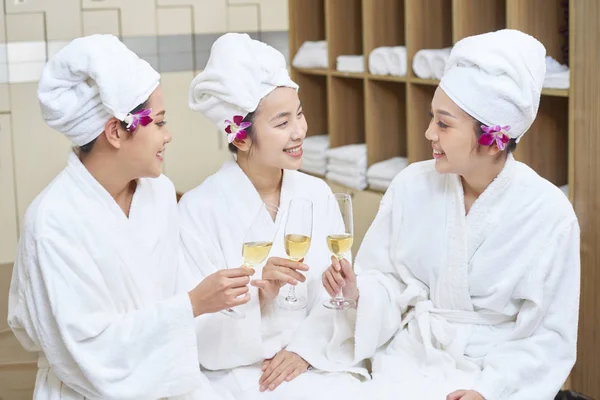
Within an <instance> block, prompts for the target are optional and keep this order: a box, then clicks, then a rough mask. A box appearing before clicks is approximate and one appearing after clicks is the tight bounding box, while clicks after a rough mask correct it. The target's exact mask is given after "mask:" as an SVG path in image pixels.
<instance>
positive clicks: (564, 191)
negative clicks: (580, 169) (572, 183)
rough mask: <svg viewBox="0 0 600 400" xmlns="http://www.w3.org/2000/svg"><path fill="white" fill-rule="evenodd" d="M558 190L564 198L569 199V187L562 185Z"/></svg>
mask: <svg viewBox="0 0 600 400" xmlns="http://www.w3.org/2000/svg"><path fill="white" fill-rule="evenodd" d="M559 189H560V190H562V192H563V193H564V194H565V196H567V197H569V185H563V186H561V187H559Z"/></svg>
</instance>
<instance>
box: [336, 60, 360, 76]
mask: <svg viewBox="0 0 600 400" xmlns="http://www.w3.org/2000/svg"><path fill="white" fill-rule="evenodd" d="M337 70H338V71H342V72H359V73H361V72H365V57H364V56H338V58H337Z"/></svg>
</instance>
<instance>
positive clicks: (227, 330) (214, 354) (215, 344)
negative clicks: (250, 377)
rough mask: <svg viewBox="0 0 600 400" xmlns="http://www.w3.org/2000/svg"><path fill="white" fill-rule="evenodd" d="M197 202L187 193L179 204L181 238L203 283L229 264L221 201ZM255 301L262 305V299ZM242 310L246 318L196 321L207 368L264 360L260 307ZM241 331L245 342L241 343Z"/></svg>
mask: <svg viewBox="0 0 600 400" xmlns="http://www.w3.org/2000/svg"><path fill="white" fill-rule="evenodd" d="M196 200H198V199H197V198H194V197H191V196H190V195H188V194H186V196H184V197H183V198H182V199H181V201H180V202H179V216H180V223H181V225H180V238H181V244H182V251H183V257H184V258H185V262H186V264H187V267H188V268H189V269H191V271H192V272H191V273H192V274H194V275H195V278H194V279H195V280H198V281H201V280H202V279H204V278H206V277H207V276H209V275H211V274H213V273H215V272H217V271H219V270H221V269H225V268H227V264H226V261H225V259H224V258H223V255H222V253H223V252H222V250H221V246H220V245H219V242H218V240H217V238H216V235H217V233H216V228H215V227H216V226H217V224H218V223H219V221H217V220H216V218H217V215H218V212H217V211H216V210H215V208H216V207H218V204H219V203H218V199H212V200H208V199H206V198H205V199H204V200H205V201H207V202H208V204H211V205H212V206H211V207H209V206H206V204H199V203H198V202H197V201H196ZM213 207H214V208H213ZM240 266H241V265H240ZM250 290H251V291H252V290H253V289H252V288H251V289H250ZM254 297H257V296H255V295H254ZM252 301H256V302H258V299H253V300H252ZM238 309H239V310H240V311H241V312H243V313H245V317H244V318H242V319H236V318H232V317H231V316H228V315H224V314H223V313H220V312H217V313H211V314H204V315H201V316H200V317H198V318H197V319H196V335H197V340H198V358H199V360H200V364H201V365H202V366H203V367H204V368H207V369H209V370H222V369H230V368H236V367H239V366H241V365H250V364H253V363H255V362H257V361H262V360H263V354H262V347H263V343H262V337H261V315H260V307H250V306H248V307H245V306H240V307H238ZM241 332H243V333H244V334H243V340H240V333H241Z"/></svg>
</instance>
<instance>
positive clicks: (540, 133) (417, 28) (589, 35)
mask: <svg viewBox="0 0 600 400" xmlns="http://www.w3.org/2000/svg"><path fill="white" fill-rule="evenodd" d="M565 5H566V7H568V15H569V18H568V21H565V8H564V7H565ZM289 14H290V52H291V57H293V56H294V55H295V54H296V52H297V50H298V48H299V47H300V45H301V44H302V43H303V42H304V41H306V40H327V42H328V51H329V54H328V63H329V67H328V68H326V69H295V68H292V75H293V78H294V79H295V80H296V81H297V82H298V83H299V84H300V97H301V98H302V100H303V104H304V105H305V110H306V116H307V119H308V120H309V135H313V134H323V133H328V134H329V136H330V139H331V145H332V147H338V146H343V145H347V144H352V143H366V144H367V148H368V163H369V165H372V164H373V163H376V162H379V161H382V160H384V159H388V158H391V157H394V156H406V157H408V159H409V161H410V162H415V161H421V160H426V159H429V158H431V146H430V144H429V142H428V141H427V140H426V139H425V137H424V134H425V130H426V128H427V126H428V124H429V116H428V112H429V109H430V103H431V100H432V97H433V94H434V92H435V90H436V87H437V85H438V83H439V82H438V81H437V80H429V79H419V78H417V77H416V76H415V75H414V73H413V71H412V60H413V57H414V55H415V53H416V52H417V51H418V50H420V49H429V48H444V47H450V46H452V45H453V44H454V43H456V42H457V41H458V40H460V39H462V38H464V37H466V36H470V35H474V34H479V33H485V32H490V31H495V30H498V29H503V28H513V29H519V30H521V31H524V32H526V33H529V34H531V35H533V36H535V37H536V38H538V39H539V40H540V41H541V42H542V43H543V44H544V45H545V47H546V49H547V54H548V55H550V56H552V57H554V58H555V59H557V60H558V61H559V62H561V63H563V64H564V63H568V64H569V65H570V68H571V88H570V89H567V90H562V89H544V90H543V92H542V99H541V102H540V108H539V113H538V117H537V119H536V121H535V123H534V124H533V126H532V127H531V129H530V131H529V132H528V133H527V134H526V136H525V138H524V139H523V140H522V141H521V142H520V143H519V145H518V147H517V151H516V153H515V157H516V158H517V159H518V160H520V161H523V162H525V163H527V164H528V165H530V166H531V167H532V168H534V169H535V170H536V171H537V172H538V173H539V174H540V175H541V176H543V177H545V178H546V179H548V180H550V181H551V182H553V183H554V184H556V185H559V186H560V185H564V184H567V183H568V184H569V191H570V193H569V197H570V199H571V201H572V202H573V204H574V206H575V210H576V212H577V214H578V216H579V218H580V221H581V228H582V274H583V281H582V282H583V283H582V307H581V310H582V311H581V316H580V321H582V324H581V326H582V327H584V328H581V330H580V342H579V348H580V352H579V359H578V363H577V365H576V367H575V369H574V372H573V374H572V377H571V386H572V387H573V388H574V389H575V390H579V391H581V392H583V393H586V394H587V395H590V396H592V397H598V398H600V364H599V363H598V362H597V361H595V360H596V356H594V354H599V353H600V314H598V311H597V309H598V306H599V305H600V291H598V290H596V289H595V288H596V287H598V286H599V285H600V273H599V272H597V271H598V270H599V268H600V213H598V210H599V209H600V200H599V199H600V178H599V177H600V163H598V162H597V161H596V158H597V154H598V150H600V140H599V139H598V137H600V134H599V133H598V132H600V119H599V118H597V115H598V109H599V107H600V78H599V75H598V72H597V71H598V65H600V50H598V42H599V41H600V24H599V23H598V21H599V20H600V2H599V1H597V0H570V1H566V0H289ZM566 28H568V31H569V35H568V39H567V37H566V35H564V34H563V32H564V30H565V29H566ZM398 45H402V46H406V49H407V64H408V65H407V75H406V76H402V77H395V76H374V75H371V74H369V72H368V65H367V64H368V55H369V53H370V52H371V51H372V50H373V49H375V48H377V47H380V46H398ZM565 45H569V53H568V57H567V58H568V59H565V52H564V46H565ZM338 55H363V56H364V58H365V73H344V72H339V71H336V70H335V68H336V57H337V56H338ZM586 305H587V307H586Z"/></svg>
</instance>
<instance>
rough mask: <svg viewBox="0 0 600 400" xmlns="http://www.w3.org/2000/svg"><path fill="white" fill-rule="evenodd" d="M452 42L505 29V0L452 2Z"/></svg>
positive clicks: (463, 0) (455, 0)
mask: <svg viewBox="0 0 600 400" xmlns="http://www.w3.org/2000/svg"><path fill="white" fill-rule="evenodd" d="M452 19H453V23H452V41H453V42H454V43H456V42H458V41H459V40H460V39H463V38H466V37H467V36H473V35H478V34H480V33H485V32H493V31H497V30H499V29H503V28H506V2H505V0H453V1H452Z"/></svg>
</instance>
